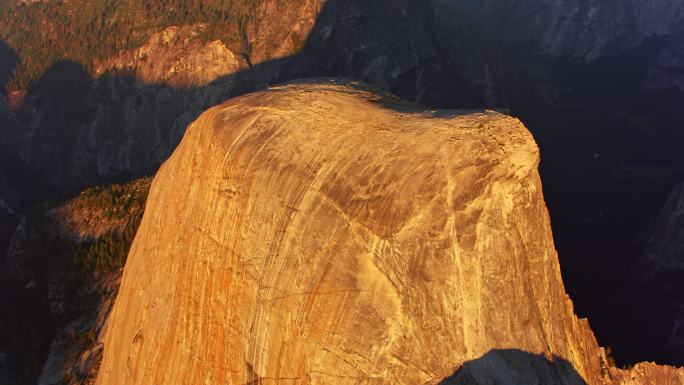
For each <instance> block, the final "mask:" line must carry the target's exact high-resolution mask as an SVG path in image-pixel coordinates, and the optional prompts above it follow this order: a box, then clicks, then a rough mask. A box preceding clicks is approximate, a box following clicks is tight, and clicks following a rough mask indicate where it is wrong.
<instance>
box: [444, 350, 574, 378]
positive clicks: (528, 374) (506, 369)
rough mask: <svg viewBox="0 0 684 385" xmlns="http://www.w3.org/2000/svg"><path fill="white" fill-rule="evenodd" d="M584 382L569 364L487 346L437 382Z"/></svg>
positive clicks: (536, 355)
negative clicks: (483, 352) (477, 355)
mask: <svg viewBox="0 0 684 385" xmlns="http://www.w3.org/2000/svg"><path fill="white" fill-rule="evenodd" d="M485 384H486V385H504V384H505V385H512V384H515V385H527V384H537V385H586V382H585V381H584V380H583V379H582V377H581V376H580V375H579V374H578V373H577V371H575V368H574V367H573V366H572V364H571V363H570V362H568V361H566V360H565V359H563V358H560V357H556V356H554V357H553V358H552V359H548V358H547V357H545V356H543V355H540V354H532V353H528V352H525V351H522V350H518V349H500V350H499V349H495V350H490V351H489V352H487V354H485V355H484V356H482V357H480V358H477V359H474V360H471V361H468V362H466V363H464V364H463V365H462V366H461V367H460V368H459V369H458V370H456V372H455V373H454V374H453V375H451V376H449V377H448V378H445V379H444V380H442V381H441V382H440V383H439V385H485Z"/></svg>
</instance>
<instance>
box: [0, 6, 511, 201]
mask: <svg viewBox="0 0 684 385" xmlns="http://www.w3.org/2000/svg"><path fill="white" fill-rule="evenodd" d="M473 28H474V27H473V26H471V25H469V24H468V22H467V21H466V20H465V19H463V18H462V17H460V16H459V15H456V14H452V13H451V11H450V10H449V9H448V8H445V7H443V6H442V5H440V3H439V2H435V3H432V2H422V1H414V0H400V1H388V0H386V1H375V2H367V1H361V0H351V1H349V0H348V1H342V0H329V1H327V2H326V3H325V4H324V6H323V8H322V10H321V11H320V13H319V14H318V17H317V20H316V22H315V25H314V27H313V29H312V30H311V32H310V34H309V36H308V38H307V39H306V41H305V43H304V44H303V46H302V48H301V51H300V52H298V53H297V54H295V55H293V56H291V57H284V58H281V59H276V60H270V61H266V62H263V63H259V64H254V65H251V66H250V67H249V68H248V69H246V70H243V71H239V72H237V73H234V74H230V75H227V76H223V77H221V78H219V79H216V80H214V81H213V82H211V84H208V85H207V86H204V87H198V88H187V89H179V88H173V87H169V86H166V85H163V84H145V83H144V82H141V81H139V80H137V79H135V78H134V77H133V76H130V75H127V74H117V73H111V74H108V75H106V76H103V77H100V78H97V79H92V78H91V77H90V76H89V75H88V74H87V73H86V71H85V70H84V69H83V68H82V67H81V66H80V65H79V64H77V63H70V62H66V61H64V62H59V63H56V64H54V65H53V66H52V67H51V68H50V69H48V70H47V71H46V73H45V74H44V75H43V76H42V77H41V78H40V79H38V80H37V81H36V82H34V83H33V84H32V85H31V86H30V88H29V89H28V90H27V93H26V95H25V97H24V98H23V105H22V107H20V108H19V109H18V110H16V111H14V112H13V113H12V114H11V120H12V121H11V122H10V124H9V126H10V127H11V129H10V130H4V131H6V132H4V133H2V132H0V151H4V152H5V153H8V154H11V155H13V156H15V157H17V158H21V159H22V160H23V161H24V163H25V165H26V166H27V168H28V169H31V170H33V172H34V173H35V174H36V176H37V178H35V179H36V180H38V179H40V178H39V176H43V177H44V179H42V180H45V181H46V182H47V183H46V184H47V185H48V186H51V187H53V188H54V189H56V190H58V191H60V192H61V194H54V193H53V192H52V191H48V192H46V193H45V194H42V196H38V197H36V198H35V199H32V201H33V202H31V203H35V202H38V201H41V200H45V199H53V198H55V197H63V196H68V195H69V194H73V193H75V192H77V191H79V190H82V189H83V188H85V187H87V186H92V185H97V184H102V183H108V182H112V181H117V182H118V181H124V180H130V179H131V178H134V177H136V176H139V175H146V174H149V173H152V172H154V171H155V170H156V168H157V167H158V166H159V164H160V163H161V162H162V161H163V160H165V159H166V158H167V157H168V155H170V153H171V151H172V150H173V148H174V147H175V146H176V144H177V143H178V142H179V141H180V139H181V138H182V134H183V130H184V128H185V126H187V124H189V123H190V122H192V121H193V120H194V119H195V118H196V117H197V116H198V115H199V114H200V113H201V112H202V111H204V110H205V109H206V108H208V107H210V106H212V105H215V104H217V103H220V102H222V101H224V100H226V99H228V98H230V97H233V96H236V95H241V94H244V93H247V92H250V91H253V90H256V89H260V88H264V87H266V86H268V85H271V84H275V83H280V82H284V81H289V80H292V79H297V78H304V77H348V78H354V79H358V80H361V81H365V82H367V83H369V84H372V85H374V86H376V87H378V88H379V89H383V90H386V91H389V92H392V93H394V94H397V95H398V96H400V97H402V98H404V99H407V100H409V101H412V102H416V103H420V104H423V105H428V106H431V107H434V108H479V107H482V106H495V105H498V104H501V103H502V95H500V93H498V92H497V91H496V87H495V75H490V74H497V73H499V71H495V70H492V68H497V65H496V63H497V60H498V54H497V50H496V48H493V47H492V46H493V44H481V42H482V41H481V40H482V37H481V36H479V35H478V34H475V33H473V32H472V29H473ZM390 36H391V37H392V38H387V37H390ZM450 36H459V38H458V39H452V38H449V37H450ZM466 53H467V54H466ZM483 63H487V66H484V65H483ZM492 63H494V64H492ZM485 67H486V68H485ZM445 74H448V76H445ZM393 106H394V105H393V104H391V103H389V104H387V105H386V107H388V108H392V107H393ZM124 128H127V129H128V131H125V130H124ZM27 136H28V137H27ZM122 147H125V148H122ZM19 154H21V156H19ZM40 190H43V189H40Z"/></svg>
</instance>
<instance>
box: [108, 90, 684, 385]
mask: <svg viewBox="0 0 684 385" xmlns="http://www.w3.org/2000/svg"><path fill="white" fill-rule="evenodd" d="M538 162H539V153H538V150H537V146H536V144H535V142H534V140H533V139H532V136H531V135H530V134H529V133H528V131H527V130H526V129H525V127H524V126H523V125H522V123H521V122H520V121H518V120H517V119H514V118H510V117H507V116H504V115H501V114H499V113H496V112H492V111H480V112H476V111H472V112H468V111H460V110H445V111H430V110H424V109H422V108H418V107H416V106H414V105H412V104H408V103H405V102H402V101H401V100H398V99H395V98H393V97H391V96H389V95H382V94H378V93H374V92H371V91H370V90H369V89H368V88H367V87H365V86H363V85H360V84H358V83H354V82H340V81H318V82H300V83H295V84H289V85H284V86H279V87H274V88H272V89H269V90H267V91H262V92H257V93H254V94H250V95H247V96H244V97H240V98H237V99H233V100H230V101H228V102H226V103H223V104H221V105H218V106H216V107H213V108H211V109H210V110H208V111H207V112H205V113H204V114H202V116H201V117H200V118H199V119H198V120H197V121H195V122H194V123H193V124H192V125H191V126H190V127H189V128H188V131H187V133H186V135H185V137H184V139H183V141H182V143H181V144H180V146H179V147H178V148H177V149H176V151H175V152H174V154H173V155H172V157H171V158H170V159H169V160H168V161H167V162H165V163H164V165H163V166H162V168H161V169H160V171H159V173H158V175H157V176H156V177H155V180H154V182H153V185H152V189H151V191H150V195H149V200H148V203H147V210H146V212H145V215H144V217H143V221H142V223H141V227H140V230H139V231H138V233H137V235H136V239H135V241H134V243H133V246H132V248H131V252H130V255H129V258H128V262H127V264H126V267H125V270H124V276H123V279H122V286H121V289H120V292H119V295H118V297H117V299H116V303H115V306H114V309H113V312H112V315H111V317H110V320H109V321H108V325H107V329H106V332H105V337H104V358H103V362H102V366H101V368H100V373H99V377H98V380H97V383H98V384H101V385H108V384H121V383H126V384H158V383H165V384H175V383H178V384H180V383H231V384H240V383H259V384H265V383H288V384H324V383H325V384H346V383H357V384H359V383H360V384H370V383H372V384H385V383H387V384H389V383H392V384H437V383H440V382H441V381H442V380H443V379H446V378H450V379H449V380H445V381H452V380H453V381H457V382H454V383H461V382H458V381H460V380H459V378H460V377H458V375H457V374H454V373H455V372H456V373H458V371H459V368H462V366H463V365H465V364H466V363H469V362H474V361H475V362H477V364H475V366H468V368H474V369H473V370H475V369H476V371H477V373H479V374H480V375H482V374H483V373H485V374H486V373H490V375H489V376H485V377H476V378H488V380H487V381H490V379H492V378H499V377H500V378H506V375H505V373H506V372H505V370H508V369H506V368H509V369H510V370H523V371H524V376H523V377H520V378H518V380H520V381H523V379H528V380H529V381H528V382H525V383H548V379H554V381H555V383H565V384H581V383H584V381H586V383H589V384H604V383H610V382H611V381H612V380H611V378H612V377H611V376H612V374H611V373H612V372H611V369H609V368H608V364H607V362H608V361H607V360H606V357H605V355H604V352H603V350H602V349H600V348H599V347H598V345H597V343H596V340H595V339H594V336H593V334H592V332H591V330H590V329H589V325H588V323H587V321H586V320H580V319H578V318H577V317H576V316H575V315H574V314H573V306H572V302H571V301H570V299H569V298H568V296H567V295H566V294H565V291H564V288H563V283H562V280H561V276H560V268H559V265H558V260H557V256H556V253H555V251H554V246H553V239H552V235H551V230H550V224H549V218H548V214H547V211H546V207H545V205H544V200H543V196H542V190H541V183H540V180H539V176H538V174H537V166H538ZM502 350H504V353H497V352H501V351H502ZM488 353H490V354H488ZM477 360H480V361H477ZM544 362H562V364H561V363H558V364H550V365H549V364H546V365H544ZM541 367H543V368H544V369H543V370H541V369H540V370H535V369H534V368H541ZM521 368H523V369H521ZM524 368H529V369H524ZM502 370H503V371H504V372H501V371H502ZM662 370H664V371H665V372H668V371H670V370H671V369H662ZM497 373H498V374H497ZM502 373H504V374H502ZM616 373H619V372H616ZM668 373H670V372H668ZM671 373H674V374H675V375H676V376H680V374H677V372H676V371H674V369H672V371H671ZM452 374H453V375H452ZM497 376H498V377H497ZM676 376H675V377H673V378H679V379H680V380H681V379H682V377H681V376H680V377H676ZM471 377H472V376H471ZM471 377H467V378H469V379H472V378H471ZM630 378H632V377H630ZM634 378H636V377H634ZM507 381H508V380H507ZM444 383H449V382H444ZM466 383H469V384H478V383H483V384H484V383H485V382H481V381H479V380H478V381H476V382H472V381H471V382H466ZM486 383H492V382H486ZM496 383H498V382H496ZM506 383H508V382H506ZM520 383H523V382H520ZM679 383H682V381H680V382H679Z"/></svg>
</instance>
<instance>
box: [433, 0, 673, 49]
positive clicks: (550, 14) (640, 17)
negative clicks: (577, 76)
mask: <svg viewBox="0 0 684 385" xmlns="http://www.w3.org/2000/svg"><path fill="white" fill-rule="evenodd" d="M446 1H447V2H450V3H453V4H454V5H455V6H457V7H462V8H463V9H464V10H466V11H467V12H469V13H471V14H472V15H474V16H475V17H476V18H477V19H478V20H480V21H482V22H483V23H485V24H487V25H488V26H489V27H491V28H493V29H494V30H496V31H497V32H499V33H501V34H502V36H504V38H505V39H506V40H507V41H508V42H509V43H512V44H515V45H519V46H525V47H529V48H531V49H532V51H533V52H535V53H537V54H542V55H549V56H554V57H562V56H565V57H571V58H573V59H576V60H582V61H588V62H589V61H593V60H596V59H600V58H602V57H606V56H613V55H616V54H619V53H622V52H624V51H625V50H628V49H631V48H634V47H637V46H639V45H640V44H642V43H643V42H645V41H646V40H647V39H649V38H654V37H668V36H671V35H674V34H676V33H679V32H682V31H684V1H681V0H649V1H642V0H603V1H592V0H550V1H548V0H531V1H525V2H521V1H511V0H486V1H479V0H465V1H455V0H446Z"/></svg>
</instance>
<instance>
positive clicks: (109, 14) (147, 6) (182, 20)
mask: <svg viewBox="0 0 684 385" xmlns="http://www.w3.org/2000/svg"><path fill="white" fill-rule="evenodd" d="M261 1H263V0H215V1H211V0H190V1H187V0H97V1H91V0H71V1H46V2H42V1H41V2H32V3H27V4H24V3H21V2H18V1H16V0H0V39H2V40H3V41H5V42H6V43H7V44H9V45H10V46H11V47H12V48H13V49H14V50H15V51H17V54H18V55H19V57H20V61H19V64H18V65H17V66H16V68H15V69H14V72H13V74H12V78H11V79H10V82H9V84H8V86H7V87H8V90H10V91H17V90H25V89H27V88H28V87H29V86H30V84H31V83H32V82H33V81H35V80H36V79H38V78H39V77H40V76H41V75H42V74H43V73H44V72H45V71H46V70H47V69H48V68H49V67H50V66H51V65H52V64H54V63H55V62H57V61H59V60H71V61H74V62H76V63H79V64H81V65H82V66H83V67H84V68H85V69H86V70H87V71H88V72H90V73H91V74H92V72H93V66H94V63H95V61H96V60H98V59H104V58H107V57H111V56H114V55H116V54H117V53H119V52H121V51H124V50H129V49H133V48H136V47H139V46H140V45H142V44H143V43H144V42H145V41H146V39H147V37H148V35H149V34H150V33H151V32H154V31H157V30H160V29H162V28H166V27H169V26H183V25H195V24H206V25H207V27H206V29H205V30H204V32H203V33H202V35H201V36H200V38H204V39H210V40H216V39H220V40H223V41H224V42H226V43H228V44H234V43H235V42H240V41H242V40H243V39H244V36H245V30H246V28H247V24H248V23H249V22H251V21H254V20H255V19H256V9H257V5H258V4H259V3H260V2H261Z"/></svg>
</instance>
